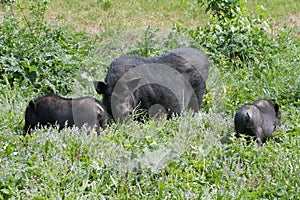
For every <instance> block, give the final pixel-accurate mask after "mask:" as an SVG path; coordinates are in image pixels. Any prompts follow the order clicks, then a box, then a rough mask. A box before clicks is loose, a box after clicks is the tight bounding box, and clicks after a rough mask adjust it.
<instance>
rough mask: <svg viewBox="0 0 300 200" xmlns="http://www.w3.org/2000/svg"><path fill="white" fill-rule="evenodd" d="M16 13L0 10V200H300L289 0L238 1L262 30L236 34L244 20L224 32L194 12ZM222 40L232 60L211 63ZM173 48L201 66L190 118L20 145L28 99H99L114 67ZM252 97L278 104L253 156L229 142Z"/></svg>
mask: <svg viewBox="0 0 300 200" xmlns="http://www.w3.org/2000/svg"><path fill="white" fill-rule="evenodd" d="M3 2H6V1H3ZM37 2H45V3H44V4H38V3H37ZM18 3H19V2H18V1H17V2H16V3H14V4H13V5H12V7H13V11H14V18H11V17H10V16H8V17H7V16H6V17H5V15H4V13H11V11H9V10H7V9H8V6H4V7H3V8H2V11H1V13H2V16H1V20H2V22H1V26H0V31H1V33H0V74H1V78H0V108H1V112H0V199H299V194H300V167H299V166H300V150H299V145H300V117H299V116H300V78H299V74H300V67H299V64H300V40H299V37H297V36H299V29H300V28H299V27H300V25H299V23H300V19H299V14H300V1H299V0H289V1H282V0H276V1H261V0H256V1H247V2H246V4H245V5H244V8H248V10H249V11H251V12H252V11H253V12H254V13H256V14H255V15H256V16H257V15H259V14H261V12H264V13H265V15H266V19H265V20H266V21H268V20H269V22H270V24H268V25H266V24H267V23H266V24H264V23H262V24H259V25H253V27H250V28H249V29H251V30H253V32H250V33H248V32H246V33H243V34H239V33H238V34H237V32H238V31H237V30H239V28H240V27H239V26H240V24H243V23H244V24H247V23H248V21H251V20H249V19H248V18H247V19H248V21H247V20H245V19H246V17H244V18H243V16H241V18H234V19H233V20H232V21H230V23H229V30H235V31H232V32H230V31H228V30H227V29H226V26H224V27H223V26H222V24H218V23H217V22H215V23H214V21H213V20H212V19H211V18H210V17H211V16H210V14H209V13H205V12H204V10H205V5H206V4H204V6H203V7H200V6H199V4H197V1H185V0H180V1H148V0H143V1H123V0H122V1H110V0H97V1H92V0H88V1H78V0H73V1H70V0H67V1H57V0H53V1H51V2H48V3H47V1H23V2H21V3H20V4H18ZM259 5H262V6H263V7H264V8H265V10H264V9H257V7H258V6H259ZM44 6H47V7H44ZM145 7H146V8H147V9H143V8H145ZM20 8H22V9H21V10H20ZM29 8H31V9H29ZM260 8H261V7H260ZM25 13H26V14H25ZM247 17H248V16H247ZM254 17H255V16H254ZM15 19H17V20H15ZM236 19H238V20H236ZM245 21H246V22H245ZM253 21H255V20H253ZM46 22H47V23H46ZM208 23H209V25H208V26H206V25H207V24H208ZM239 23H240V24H239ZM174 24H176V26H175V27H176V28H174ZM272 24H273V26H274V27H271V26H272ZM285 24H287V25H288V26H294V28H292V29H290V28H288V27H286V26H285ZM53 25H54V26H53ZM231 25H232V26H231ZM234 25H235V26H234ZM205 26H206V27H209V28H207V29H205V28H203V29H201V28H199V29H198V28H197V27H205ZM220 27H221V28H220ZM243 28H244V27H242V28H241V30H244V29H243ZM216 30H217V31H216ZM265 30H266V31H265ZM223 33H224V34H223ZM253 33H254V34H253ZM222 34H223V35H225V36H226V34H229V35H230V34H232V35H230V36H231V37H229V39H232V38H233V39H236V40H232V41H237V42H236V43H234V44H233V45H235V46H234V47H235V49H234V50H236V51H235V52H234V54H233V56H231V55H232V54H231V53H232V52H229V53H228V55H230V56H227V54H226V53H227V52H226V46H225V48H224V49H225V52H224V53H223V52H221V50H223V49H222V48H221V47H220V46H221V45H220V43H218V42H219V41H222V38H223V35H222ZM251 34H252V35H251ZM204 36H205V37H204ZM215 36H217V37H215ZM251 36H252V37H251ZM214 37H215V38H214ZM245 37H246V39H244V38H245ZM203 38H204V39H205V41H206V42H205V44H204V43H201V42H202V41H203ZM220 38H221V39H220ZM224 38H225V37H224ZM249 41H250V42H249ZM223 42H224V41H223ZM225 42H226V40H225ZM182 46H193V47H195V48H198V49H202V50H203V51H205V52H206V53H208V54H209V55H210V59H211V63H212V65H211V67H210V74H209V79H208V81H207V91H206V94H205V96H204V101H203V107H202V109H201V112H199V113H196V114H195V115H192V114H191V113H186V114H185V115H184V116H182V117H179V118H174V119H173V120H164V119H161V120H154V119H153V120H149V121H147V122H145V123H138V122H136V121H129V122H128V123H125V124H118V123H110V124H109V126H108V128H107V129H106V130H104V131H103V132H102V133H101V134H100V135H98V136H97V135H94V134H93V132H92V131H91V130H90V129H89V128H83V129H78V128H76V127H74V128H67V129H64V130H62V131H60V132H58V130H57V129H56V128H55V127H53V128H48V129H47V128H45V129H38V130H36V131H34V133H33V134H32V135H31V136H29V135H27V136H23V126H24V111H25V108H26V106H27V104H28V102H29V100H30V99H33V98H36V97H38V96H39V95H40V94H43V93H46V92H57V93H59V94H61V95H64V96H67V97H79V96H85V95H90V96H94V97H97V98H99V99H100V98H101V96H100V95H98V94H96V92H95V91H94V89H93V86H92V83H91V81H92V80H103V79H104V77H105V74H106V71H107V68H108V66H109V64H110V63H111V61H112V60H113V59H115V58H116V57H117V56H119V55H122V54H125V53H135V54H139V55H143V56H153V55H159V54H162V53H163V52H165V51H167V50H169V49H172V48H175V47H182ZM218 48H219V49H218ZM214 49H217V50H216V52H215V51H213V50H214ZM219 50H220V51H219ZM242 56H244V57H242ZM261 97H265V98H268V99H273V100H275V101H276V102H277V103H278V104H279V105H280V109H281V113H282V120H281V125H280V126H279V127H278V128H277V130H276V131H275V132H274V140H271V141H268V142H267V143H266V144H265V145H264V146H263V147H262V148H257V146H256V144H255V142H253V143H250V144H249V143H248V142H247V141H246V140H245V139H244V138H235V137H234V127H233V116H234V114H235V111H236V110H237V109H238V107H240V106H241V105H242V104H244V103H250V102H252V101H253V100H255V99H257V98H261Z"/></svg>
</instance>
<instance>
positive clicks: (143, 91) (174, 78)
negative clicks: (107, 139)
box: [94, 48, 209, 120]
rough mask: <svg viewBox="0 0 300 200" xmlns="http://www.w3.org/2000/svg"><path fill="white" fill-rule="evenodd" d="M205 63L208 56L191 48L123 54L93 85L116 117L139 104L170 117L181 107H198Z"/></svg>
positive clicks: (203, 88)
mask: <svg viewBox="0 0 300 200" xmlns="http://www.w3.org/2000/svg"><path fill="white" fill-rule="evenodd" d="M208 66H209V61H208V57H207V56H206V55H205V54H204V53H202V52H200V51H198V50H197V49H193V48H178V49H174V50H171V51H169V52H167V53H165V54H162V55H160V56H154V57H150V58H144V57H141V56H135V55H123V56H120V57H119V58H117V59H115V60H114V61H113V62H112V64H111V66H110V68H109V70H108V72H107V75H106V77H105V81H104V82H101V81H100V82H97V81H96V82H94V84H95V88H96V91H97V92H98V93H99V94H103V104H104V105H105V106H106V108H107V111H108V113H109V114H111V115H112V116H113V118H114V119H115V120H118V119H119V118H123V117H125V116H128V115H129V114H130V113H132V111H133V110H134V109H135V108H136V106H138V105H139V108H142V109H145V110H147V111H148V114H149V113H150V114H151V113H152V115H155V113H153V111H154V112H160V111H165V112H166V114H167V116H168V118H170V117H171V116H172V114H180V112H182V111H183V110H188V109H192V110H194V111H195V112H197V111H198V110H199V109H200V107H201V104H202V99H203V95H204V92H205V88H206V83H205V82H206V80H207V78H208ZM153 106H154V109H153ZM157 108H161V109H157Z"/></svg>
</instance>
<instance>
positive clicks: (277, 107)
mask: <svg viewBox="0 0 300 200" xmlns="http://www.w3.org/2000/svg"><path fill="white" fill-rule="evenodd" d="M274 108H275V112H276V113H278V112H279V105H278V104H277V103H275V104H274Z"/></svg>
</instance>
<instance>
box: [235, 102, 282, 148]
mask: <svg viewBox="0 0 300 200" xmlns="http://www.w3.org/2000/svg"><path fill="white" fill-rule="evenodd" d="M279 124H280V111H279V106H278V104H276V103H273V102H271V101H269V100H266V99H258V100H256V101H254V103H253V104H245V105H243V106H242V107H240V108H239V109H238V111H237V112H236V114H235V117H234V126H235V131H236V132H237V134H238V136H239V134H245V135H248V136H254V137H256V141H257V144H258V146H262V144H263V143H265V142H266V140H267V139H269V138H272V137H273V132H274V131H275V129H276V126H278V125H279Z"/></svg>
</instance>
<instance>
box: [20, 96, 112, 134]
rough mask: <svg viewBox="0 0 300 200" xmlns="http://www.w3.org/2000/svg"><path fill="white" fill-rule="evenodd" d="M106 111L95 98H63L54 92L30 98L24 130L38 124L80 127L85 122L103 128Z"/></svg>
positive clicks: (60, 127) (29, 129)
mask: <svg viewBox="0 0 300 200" xmlns="http://www.w3.org/2000/svg"><path fill="white" fill-rule="evenodd" d="M106 117H107V112H106V109H105V107H104V106H103V105H102V103H101V102H99V101H98V100H97V99H94V98H92V97H82V98H77V99H71V98H63V97H60V96H58V95H56V94H47V95H44V96H41V97H39V98H38V99H36V100H31V101H30V102H29V105H28V106H27V108H26V111H25V126H24V131H25V134H26V133H30V132H31V129H33V128H35V127H36V126H37V125H38V124H39V125H42V126H44V125H55V124H57V125H59V130H61V129H63V128H64V127H65V125H67V126H73V125H75V126H77V127H81V126H83V125H84V124H87V125H89V126H91V127H94V126H95V128H96V130H97V132H98V131H99V128H100V127H102V128H103V129H104V128H105V123H106Z"/></svg>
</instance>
